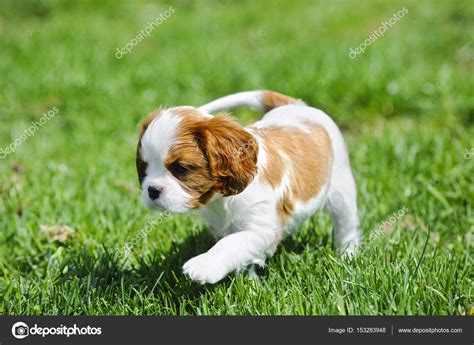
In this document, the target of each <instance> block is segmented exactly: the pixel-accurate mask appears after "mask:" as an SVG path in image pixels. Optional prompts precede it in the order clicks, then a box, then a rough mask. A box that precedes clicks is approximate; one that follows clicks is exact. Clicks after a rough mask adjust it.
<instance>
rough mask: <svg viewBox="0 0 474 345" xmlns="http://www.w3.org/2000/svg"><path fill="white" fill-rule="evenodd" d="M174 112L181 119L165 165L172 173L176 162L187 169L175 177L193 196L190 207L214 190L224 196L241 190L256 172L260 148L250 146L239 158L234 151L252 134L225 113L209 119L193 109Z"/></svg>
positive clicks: (250, 137)
mask: <svg viewBox="0 0 474 345" xmlns="http://www.w3.org/2000/svg"><path fill="white" fill-rule="evenodd" d="M173 111H174V113H175V114H177V115H178V116H180V117H181V122H180V125H179V131H178V133H177V136H176V142H175V145H173V146H172V147H171V148H170V151H169V153H168V156H167V157H166V159H165V165H166V167H167V168H168V170H170V172H172V170H173V168H172V165H173V164H176V163H177V162H179V164H180V165H182V166H184V167H186V168H187V169H188V170H187V172H186V173H184V174H182V175H181V176H175V177H176V178H177V179H178V180H179V181H180V183H181V185H182V186H183V188H185V190H186V191H187V192H188V193H189V194H190V195H192V197H193V198H192V200H191V201H190V202H189V206H190V207H192V208H198V207H201V206H203V205H205V204H206V203H207V202H208V201H209V200H210V199H211V197H212V196H213V195H214V193H215V192H219V193H221V194H223V195H224V196H229V195H235V194H238V193H240V192H242V191H243V190H244V189H245V187H247V185H248V184H249V183H250V182H251V181H252V179H253V177H254V176H255V174H256V172H257V153H258V147H257V146H254V147H252V148H249V149H248V150H246V152H244V153H242V155H241V157H239V159H238V160H236V159H234V153H235V152H237V151H238V150H239V148H241V147H243V146H244V145H245V143H247V142H248V141H249V140H251V139H253V137H252V135H251V134H250V133H248V132H247V131H246V130H244V129H243V127H242V126H240V125H239V124H238V123H237V122H235V121H234V120H232V119H231V118H230V117H229V116H227V115H225V114H220V115H217V116H215V117H212V118H206V117H204V116H202V115H201V114H199V113H198V112H197V111H196V110H195V109H193V108H187V107H178V108H175V109H174V110H173Z"/></svg>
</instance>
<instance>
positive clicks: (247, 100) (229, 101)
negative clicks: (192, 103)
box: [199, 90, 306, 113]
mask: <svg viewBox="0 0 474 345" xmlns="http://www.w3.org/2000/svg"><path fill="white" fill-rule="evenodd" d="M287 104H300V105H306V104H305V103H304V102H303V101H302V100H300V99H296V98H293V97H290V96H286V95H283V94H281V93H278V92H275V91H268V90H259V91H245V92H239V93H234V94H232V95H228V96H225V97H222V98H218V99H216V100H215V101H212V102H210V103H207V104H205V105H203V106H201V107H199V109H200V110H202V111H204V112H207V113H214V112H216V111H221V110H225V109H232V108H237V107H250V108H253V109H257V110H261V111H265V112H267V111H269V110H272V109H275V108H278V107H281V106H282V105H287Z"/></svg>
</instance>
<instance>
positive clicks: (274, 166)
mask: <svg viewBox="0 0 474 345" xmlns="http://www.w3.org/2000/svg"><path fill="white" fill-rule="evenodd" d="M307 126H308V130H309V131H308V132H305V131H303V130H300V129H295V128H286V127H270V128H268V129H266V130H262V129H260V130H259V132H260V133H261V135H262V139H263V140H264V143H265V149H266V152H267V164H266V166H265V167H264V169H263V171H262V172H261V174H262V175H261V176H262V177H261V178H262V181H263V183H266V184H268V185H269V186H271V187H272V188H277V187H279V186H280V185H281V183H282V182H283V177H284V174H285V171H286V170H288V169H289V171H288V174H289V176H290V183H289V186H288V188H287V190H286V191H285V192H284V194H283V197H282V198H281V199H280V200H279V201H278V204H277V212H278V215H279V217H280V220H281V222H282V224H286V222H287V220H288V217H289V216H290V215H291V214H292V213H293V211H294V209H295V203H296V202H302V203H305V202H308V201H310V200H311V199H312V198H314V197H316V196H317V195H318V193H319V192H320V191H321V189H322V187H323V185H324V183H325V182H326V181H327V178H328V174H329V169H330V167H331V162H332V148H331V141H330V138H329V135H328V134H327V132H326V130H325V129H324V128H322V127H320V126H318V125H315V124H311V123H308V124H307Z"/></svg>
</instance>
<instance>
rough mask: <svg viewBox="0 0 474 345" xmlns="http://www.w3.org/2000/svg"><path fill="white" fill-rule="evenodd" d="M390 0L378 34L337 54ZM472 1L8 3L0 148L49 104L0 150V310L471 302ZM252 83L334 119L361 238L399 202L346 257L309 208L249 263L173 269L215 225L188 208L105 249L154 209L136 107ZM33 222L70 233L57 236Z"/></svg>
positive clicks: (459, 307) (343, 310)
mask: <svg viewBox="0 0 474 345" xmlns="http://www.w3.org/2000/svg"><path fill="white" fill-rule="evenodd" d="M290 3H291V4H290ZM170 5H171V6H173V7H174V9H175V12H176V13H175V14H173V15H172V16H171V17H170V18H169V19H168V20H167V21H166V22H165V23H163V24H162V25H161V26H160V27H159V28H158V29H156V30H155V31H154V32H153V33H152V34H151V36H150V37H148V38H146V39H145V40H144V41H142V42H141V43H140V44H139V45H138V46H136V47H135V48H134V50H133V51H132V52H131V53H130V54H127V55H125V56H124V57H123V58H122V59H120V60H117V59H116V58H115V51H116V48H119V47H122V46H123V45H125V44H126V43H127V42H129V41H130V40H131V39H132V38H133V37H134V36H135V35H136V32H137V31H138V30H140V29H142V28H144V26H145V25H146V22H147V21H148V20H151V19H154V18H156V17H157V16H159V14H160V13H161V12H163V11H164V10H166V9H167V8H168V7H169V6H170ZM403 6H406V7H407V9H408V10H409V13H408V14H407V15H406V16H405V17H403V18H402V19H401V20H400V21H399V22H398V23H397V24H395V25H394V26H393V27H392V28H390V29H389V30H388V32H386V34H385V36H384V37H381V38H379V39H378V40H377V41H376V42H374V43H373V44H372V45H371V46H370V47H368V48H367V50H366V51H365V53H364V54H362V55H360V56H358V57H357V58H356V59H354V60H351V59H349V58H348V53H349V48H355V47H356V46H358V45H359V44H360V43H361V42H362V41H364V40H365V39H366V38H367V37H368V35H369V32H370V31H372V30H374V29H376V28H377V27H378V26H379V25H380V24H379V23H380V21H382V20H385V21H386V20H388V19H389V18H390V17H391V16H392V15H393V13H395V12H398V11H399V10H400V9H401V8H402V7H403ZM473 18H474V9H473V7H472V4H471V3H470V2H469V1H450V2H439V1H421V2H419V1H409V2H399V3H396V2H389V1H367V2H364V3H362V4H361V3H360V2H359V1H346V2H343V1H335V2H326V1H297V2H287V1H277V2H275V1H271V2H270V1H259V2H255V1H250V0H249V1H241V2H238V3H233V2H232V3H231V2H228V1H220V2H210V1H202V2H201V1H200V2H199V3H198V2H189V1H184V0H182V1H175V2H172V3H170V4H161V5H157V4H154V3H152V2H147V1H137V2H135V1H134V2H131V1H130V2H126V1H120V2H119V1H105V2H101V3H99V2H97V3H96V2H93V1H82V2H76V3H73V2H66V1H53V0H50V1H49V0H48V1H33V0H29V1H21V2H19V1H14V0H8V1H5V0H4V1H2V2H1V3H0V45H1V54H0V76H1V77H0V148H4V147H6V146H8V145H10V143H11V142H12V141H14V140H15V139H16V138H17V137H18V136H19V135H20V133H21V131H22V130H23V129H26V128H28V126H29V123H30V121H33V120H35V121H38V120H39V118H40V117H41V115H42V113H43V112H46V111H48V110H49V109H51V108H52V107H53V106H56V107H57V108H58V110H59V113H58V115H57V116H55V117H54V118H53V119H51V120H50V121H49V122H48V123H47V124H45V125H44V126H43V127H41V129H39V130H38V131H37V132H36V134H35V136H34V137H31V138H29V139H28V140H27V141H26V142H24V143H23V144H22V145H21V146H19V147H18V148H17V150H16V152H15V153H13V154H10V155H8V156H7V157H6V158H5V159H1V160H0V193H1V197H0V313H1V314H27V315H31V314H34V315H41V314H47V315H51V314H52V315H56V314H90V315H103V314H107V315H109V314H159V315H175V314H179V315H189V314H192V315H194V314H200V315H201V314H205V315H209V314H210V315H229V314H232V315H234V314H237V315H242V314H243V315H247V314H253V315H274V314H305V315H306V314H318V315H319V314H331V315H334V314H363V315H366V314H370V315H393V314H396V315H406V314H409V315H413V314H416V315H419V314H421V315H439V314H450V315H451V314H452V315H459V314H464V313H469V309H470V304H471V303H472V302H474V297H473V294H474V293H473V270H472V258H473V255H472V254H473V250H472V244H473V243H472V241H473V230H474V213H473V207H472V206H473V200H474V183H473V171H474V170H473V166H474V157H473V158H472V159H470V160H467V159H465V158H464V153H465V150H466V149H468V150H469V149H470V148H471V147H473V146H474V142H473V138H474V126H473V123H474V98H473V77H472V76H473V74H472V73H473V60H472V57H473V56H474V46H473V35H472V32H473V28H474V25H473V23H474V21H473ZM259 88H266V89H273V90H277V91H280V92H283V93H286V94H289V95H293V96H296V97H300V98H303V99H304V100H305V101H307V102H308V103H309V104H311V105H314V106H316V107H319V108H321V109H323V110H325V111H327V112H328V113H329V114H331V115H332V116H333V117H334V119H335V120H336V122H338V123H339V124H340V125H341V128H343V131H344V135H345V138H346V140H347V143H348V147H349V151H350V156H351V161H352V167H353V171H354V174H355V177H356V180H357V184H358V190H359V198H358V202H359V207H360V215H361V222H362V229H363V232H364V235H365V237H366V238H367V237H368V236H369V235H370V234H371V233H372V232H373V231H374V230H375V229H376V228H377V227H378V226H379V225H380V224H381V222H382V221H384V220H387V219H388V218H389V217H390V215H391V214H392V213H393V212H396V211H398V210H399V209H401V208H403V207H407V208H408V209H409V212H408V213H407V214H406V215H405V216H404V217H403V218H402V219H400V220H399V221H398V222H397V223H396V225H395V227H394V228H393V229H391V230H390V231H388V232H387V233H386V234H383V235H381V236H379V237H377V238H376V239H375V240H373V241H370V242H369V243H368V244H367V246H366V249H365V250H364V251H362V252H361V253H360V254H359V255H358V256H357V257H356V259H355V260H354V261H348V260H342V259H340V258H339V257H337V256H336V254H335V252H334V250H333V248H332V238H331V222H330V218H329V217H328V215H327V214H325V213H322V214H318V215H316V216H314V217H313V218H312V219H310V220H308V221H307V222H306V223H305V224H304V225H303V226H302V227H301V229H300V230H299V231H298V232H297V233H296V234H295V235H294V237H291V238H288V239H286V240H285V241H284V242H283V244H282V245H281V246H280V248H279V250H278V252H277V253H276V254H275V255H274V256H273V257H272V258H270V259H269V260H268V262H267V266H266V267H265V268H264V269H263V270H262V271H261V272H260V276H261V278H260V280H258V281H250V280H248V278H247V277H246V276H245V275H244V276H241V277H239V276H236V275H234V274H232V275H230V276H229V277H228V278H226V279H225V280H224V281H222V282H220V283H218V284H216V285H213V286H211V285H206V286H200V285H196V284H194V283H191V282H190V281H189V280H188V279H187V278H186V277H184V276H183V274H182V272H181V266H182V264H183V263H184V262H185V261H186V260H187V259H189V258H191V257H192V256H194V255H197V254H199V253H202V252H203V251H205V250H207V249H208V248H209V247H210V246H211V245H212V243H213V241H212V239H211V237H210V235H208V233H207V230H206V227H205V225H204V223H203V222H202V220H201V219H200V218H199V217H198V216H197V215H176V216H175V215H173V216H171V217H167V218H166V219H165V220H164V222H163V223H162V224H160V225H159V226H156V227H155V228H154V229H153V230H152V231H151V232H150V234H149V236H148V237H147V238H146V239H143V240H140V241H138V242H137V243H136V245H135V246H134V247H133V249H132V252H131V253H130V255H129V256H125V257H119V253H120V251H121V249H122V248H123V246H124V245H125V243H126V242H127V241H130V240H131V239H133V238H135V236H137V233H138V232H139V231H140V230H141V229H143V228H144V227H145V226H146V224H147V222H149V221H152V220H153V219H155V218H156V217H157V216H158V214H157V213H152V212H150V211H148V210H146V209H144V207H143V206H142V204H141V201H140V197H139V188H138V182H137V178H136V173H135V170H134V169H135V168H134V153H135V145H136V140H137V135H138V131H137V127H136V126H137V123H138V122H139V121H140V120H141V119H142V118H143V117H144V116H145V115H146V114H147V113H148V112H149V111H151V110H152V109H154V108H156V107H158V106H159V105H161V104H164V105H183V104H189V105H199V104H201V103H204V102H207V101H209V100H212V99H214V98H217V97H219V96H223V95H225V94H228V93H233V92H237V91H242V90H251V89H259ZM234 115H235V116H236V117H237V118H238V120H239V121H241V122H242V123H248V122H249V121H251V120H252V119H256V118H258V116H260V115H259V114H257V113H255V112H250V111H247V110H240V111H237V112H236V113H235V114H234ZM42 225H43V226H53V225H61V226H69V227H70V228H72V229H73V230H74V236H73V237H72V238H69V239H68V240H66V242H64V243H60V242H57V241H52V239H51V237H50V236H48V235H47V234H45V233H43V232H41V231H40V226H42ZM428 235H429V236H428Z"/></svg>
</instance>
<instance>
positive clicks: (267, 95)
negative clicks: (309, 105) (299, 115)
mask: <svg viewBox="0 0 474 345" xmlns="http://www.w3.org/2000/svg"><path fill="white" fill-rule="evenodd" d="M262 103H263V108H264V110H265V111H269V110H272V109H274V108H278V107H281V106H282V105H287V104H301V105H304V104H305V103H304V102H303V101H302V100H301V99H296V98H293V97H290V96H286V95H283V94H281V93H278V92H275V91H264V92H263V95H262Z"/></svg>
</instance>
